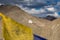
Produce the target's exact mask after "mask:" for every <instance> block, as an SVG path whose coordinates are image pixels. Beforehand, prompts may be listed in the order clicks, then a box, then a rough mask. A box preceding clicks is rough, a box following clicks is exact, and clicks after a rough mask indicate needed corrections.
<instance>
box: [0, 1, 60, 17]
mask: <svg viewBox="0 0 60 40" xmlns="http://www.w3.org/2000/svg"><path fill="white" fill-rule="evenodd" d="M0 3H1V4H7V5H16V6H18V7H20V8H21V9H22V10H24V11H25V12H28V13H29V14H32V15H33V16H37V17H46V16H48V15H51V16H55V17H60V7H59V6H60V0H3V1H2V0H0Z"/></svg>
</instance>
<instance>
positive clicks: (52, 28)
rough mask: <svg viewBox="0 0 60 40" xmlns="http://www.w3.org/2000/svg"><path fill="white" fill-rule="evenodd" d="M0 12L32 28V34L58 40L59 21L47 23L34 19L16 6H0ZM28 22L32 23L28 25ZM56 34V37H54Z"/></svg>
mask: <svg viewBox="0 0 60 40" xmlns="http://www.w3.org/2000/svg"><path fill="white" fill-rule="evenodd" d="M0 12H1V13H3V14H5V15H6V16H8V17H10V18H12V19H14V20H15V21H17V22H19V23H21V24H23V25H26V26H28V27H30V28H32V30H33V33H34V34H36V35H39V36H41V37H44V38H46V39H48V40H60V36H59V34H60V31H59V29H60V27H59V26H60V19H57V20H54V21H49V20H46V19H42V18H37V17H34V16H32V15H30V14H28V13H26V12H24V11H23V10H21V9H20V8H18V7H16V6H8V5H5V6H0ZM29 20H31V21H32V23H29ZM57 25H58V26H57ZM0 27H1V28H0V31H1V32H0V39H1V38H2V22H1V18H0ZM55 34H56V35H55Z"/></svg>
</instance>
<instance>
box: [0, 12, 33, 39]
mask: <svg viewBox="0 0 60 40" xmlns="http://www.w3.org/2000/svg"><path fill="white" fill-rule="evenodd" d="M0 16H1V17H2V22H3V37H4V39H5V40H33V33H32V30H31V29H30V28H29V27H27V26H24V25H22V24H20V23H17V22H16V21H14V20H13V19H11V18H9V17H7V16H5V15H3V14H2V13H0Z"/></svg>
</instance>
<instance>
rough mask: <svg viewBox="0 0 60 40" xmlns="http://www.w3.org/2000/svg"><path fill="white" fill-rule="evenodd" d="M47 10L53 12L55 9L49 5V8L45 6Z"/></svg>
mask: <svg viewBox="0 0 60 40" xmlns="http://www.w3.org/2000/svg"><path fill="white" fill-rule="evenodd" d="M46 9H47V10H48V11H51V12H54V11H55V8H54V7H49V8H46Z"/></svg>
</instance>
